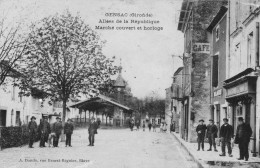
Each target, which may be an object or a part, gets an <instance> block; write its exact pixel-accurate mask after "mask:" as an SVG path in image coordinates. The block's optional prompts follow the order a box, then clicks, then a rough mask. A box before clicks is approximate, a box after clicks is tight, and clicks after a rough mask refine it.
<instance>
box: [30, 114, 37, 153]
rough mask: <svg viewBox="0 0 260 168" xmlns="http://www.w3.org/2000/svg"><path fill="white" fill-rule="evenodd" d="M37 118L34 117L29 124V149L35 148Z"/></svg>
mask: <svg viewBox="0 0 260 168" xmlns="http://www.w3.org/2000/svg"><path fill="white" fill-rule="evenodd" d="M35 120H36V118H35V117H34V116H32V117H31V121H30V122H29V124H28V129H29V148H33V142H34V138H35V136H36V133H37V123H36V122H35Z"/></svg>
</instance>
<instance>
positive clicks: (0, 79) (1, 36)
mask: <svg viewBox="0 0 260 168" xmlns="http://www.w3.org/2000/svg"><path fill="white" fill-rule="evenodd" d="M20 28H21V27H20V24H18V25H13V26H6V24H5V18H3V19H2V20H0V85H4V84H6V78H7V77H8V76H12V75H14V72H16V71H15V69H17V67H18V65H19V61H20V60H21V59H22V57H23V55H24V54H25V51H26V49H27V39H26V38H24V37H23V36H22V35H21V34H22V33H21V32H20Z"/></svg>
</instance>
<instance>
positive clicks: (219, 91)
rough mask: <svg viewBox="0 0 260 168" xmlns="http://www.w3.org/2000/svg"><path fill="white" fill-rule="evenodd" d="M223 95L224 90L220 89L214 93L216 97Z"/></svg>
mask: <svg viewBox="0 0 260 168" xmlns="http://www.w3.org/2000/svg"><path fill="white" fill-rule="evenodd" d="M221 95H222V89H219V90H216V91H214V92H213V96H214V97H216V96H221Z"/></svg>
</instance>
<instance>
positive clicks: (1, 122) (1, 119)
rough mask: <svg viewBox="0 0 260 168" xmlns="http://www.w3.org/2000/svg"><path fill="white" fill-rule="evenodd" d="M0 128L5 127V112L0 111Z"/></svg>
mask: <svg viewBox="0 0 260 168" xmlns="http://www.w3.org/2000/svg"><path fill="white" fill-rule="evenodd" d="M0 126H1V127H5V126H6V110H0Z"/></svg>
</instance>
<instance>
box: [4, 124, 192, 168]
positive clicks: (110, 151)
mask: <svg viewBox="0 0 260 168" xmlns="http://www.w3.org/2000/svg"><path fill="white" fill-rule="evenodd" d="M87 138H88V132H87V129H80V130H76V131H75V132H74V134H73V136H72V146H73V147H71V148H70V147H65V145H64V142H60V144H59V148H52V147H51V148H49V147H46V148H39V142H37V143H35V144H34V148H33V149H30V148H28V146H23V147H21V148H19V147H18V148H9V149H4V150H3V151H1V152H0V158H1V162H2V164H1V167H2V165H3V167H2V168H43V167H48V168H57V167H62V168H106V167H113V168H146V167H147V168H170V167H172V168H179V167H180V168H185V167H196V164H195V163H193V162H192V161H189V160H190V158H189V156H188V155H187V154H185V152H184V150H183V149H181V146H179V143H178V142H177V141H176V139H174V137H173V136H172V135H171V134H169V133H159V132H158V130H157V132H148V130H146V131H145V132H143V131H142V130H139V131H133V132H131V131H130V130H129V129H113V130H110V129H99V130H98V134H97V135H96V137H95V138H96V141H95V146H94V147H89V146H88V139H87Z"/></svg>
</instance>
